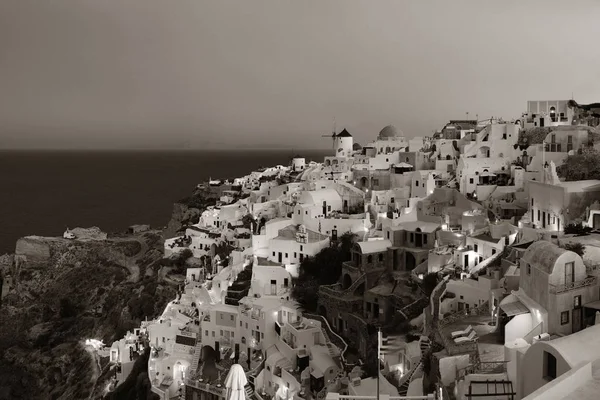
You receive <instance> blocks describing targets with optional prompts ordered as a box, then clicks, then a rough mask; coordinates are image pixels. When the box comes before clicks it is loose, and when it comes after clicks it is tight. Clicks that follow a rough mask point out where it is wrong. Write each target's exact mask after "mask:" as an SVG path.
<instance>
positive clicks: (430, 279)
mask: <svg viewBox="0 0 600 400" xmlns="http://www.w3.org/2000/svg"><path fill="white" fill-rule="evenodd" d="M439 282H440V277H439V275H438V274H437V273H436V272H431V273H429V274H427V275H425V276H424V277H423V284H422V286H421V287H422V288H423V292H425V295H426V296H427V297H429V296H431V293H433V289H435V287H436V286H437V284H438V283H439Z"/></svg>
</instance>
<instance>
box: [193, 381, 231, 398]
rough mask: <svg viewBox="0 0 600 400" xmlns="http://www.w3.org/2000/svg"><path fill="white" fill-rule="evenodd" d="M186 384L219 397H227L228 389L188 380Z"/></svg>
mask: <svg viewBox="0 0 600 400" xmlns="http://www.w3.org/2000/svg"><path fill="white" fill-rule="evenodd" d="M185 384H186V385H188V386H191V387H193V388H196V389H200V390H203V391H205V392H208V393H212V394H214V395H217V396H221V397H226V396H227V388H224V387H216V386H213V385H211V384H209V383H203V382H198V381H197V380H194V379H189V378H188V379H186V380H185Z"/></svg>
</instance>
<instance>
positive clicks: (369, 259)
mask: <svg viewBox="0 0 600 400" xmlns="http://www.w3.org/2000/svg"><path fill="white" fill-rule="evenodd" d="M367 262H368V263H369V264H371V263H372V262H373V256H372V255H370V254H369V255H368V256H367Z"/></svg>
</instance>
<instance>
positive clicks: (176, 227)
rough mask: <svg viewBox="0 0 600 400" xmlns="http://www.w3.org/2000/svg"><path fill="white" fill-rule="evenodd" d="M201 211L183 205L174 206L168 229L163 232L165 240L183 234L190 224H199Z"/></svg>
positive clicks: (176, 204)
mask: <svg viewBox="0 0 600 400" xmlns="http://www.w3.org/2000/svg"><path fill="white" fill-rule="evenodd" d="M200 214H201V211H200V210H199V209H197V208H192V207H189V206H187V205H186V204H182V203H175V204H173V212H172V213H171V219H170V220H169V223H168V224H167V227H166V228H165V230H164V231H163V236H164V237H165V239H169V238H172V237H176V236H179V235H180V234H183V231H184V230H185V226H186V225H188V224H190V223H197V222H198V220H199V219H200Z"/></svg>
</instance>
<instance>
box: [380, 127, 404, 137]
mask: <svg viewBox="0 0 600 400" xmlns="http://www.w3.org/2000/svg"><path fill="white" fill-rule="evenodd" d="M399 136H402V132H399V131H398V130H397V129H396V127H395V126H394V125H388V126H386V127H385V128H383V129H382V130H381V131H380V132H379V135H378V136H377V139H379V140H385V139H389V138H396V137H399Z"/></svg>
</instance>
